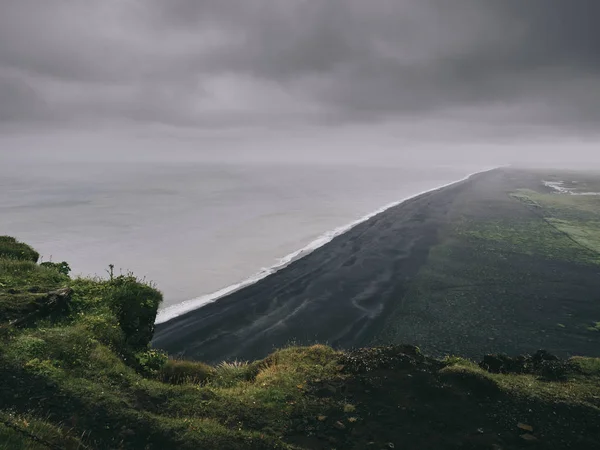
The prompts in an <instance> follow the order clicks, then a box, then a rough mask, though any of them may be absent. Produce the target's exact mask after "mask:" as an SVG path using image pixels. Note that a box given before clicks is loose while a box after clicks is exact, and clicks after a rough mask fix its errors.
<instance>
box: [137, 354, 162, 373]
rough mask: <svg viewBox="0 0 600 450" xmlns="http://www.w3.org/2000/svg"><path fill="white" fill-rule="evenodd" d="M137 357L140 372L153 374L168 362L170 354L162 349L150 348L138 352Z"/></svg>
mask: <svg viewBox="0 0 600 450" xmlns="http://www.w3.org/2000/svg"><path fill="white" fill-rule="evenodd" d="M135 359H136V360H137V363H138V369H139V370H140V372H142V373H145V374H148V375H151V374H155V373H156V372H158V371H159V370H160V369H161V368H162V367H163V366H164V365H165V364H166V363H167V360H168V359H169V356H168V355H167V354H166V353H165V352H163V351H162V350H155V349H150V350H146V351H145V352H139V353H136V355H135Z"/></svg>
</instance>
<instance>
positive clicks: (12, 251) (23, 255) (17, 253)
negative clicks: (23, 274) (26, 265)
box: [0, 236, 40, 263]
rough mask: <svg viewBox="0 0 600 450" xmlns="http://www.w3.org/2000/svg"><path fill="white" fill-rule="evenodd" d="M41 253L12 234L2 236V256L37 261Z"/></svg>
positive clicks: (0, 248) (0, 255)
mask: <svg viewBox="0 0 600 450" xmlns="http://www.w3.org/2000/svg"><path fill="white" fill-rule="evenodd" d="M39 257H40V254H39V253H38V252H36V251H35V250H34V249H33V248H31V247H30V246H29V245H27V244H24V243H22V242H19V241H17V240H16V239H15V238H14V237H11V236H0V258H3V259H18V260H22V261H31V262H34V263H35V262H37V260H38V259H39Z"/></svg>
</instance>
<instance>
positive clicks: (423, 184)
mask: <svg viewBox="0 0 600 450" xmlns="http://www.w3.org/2000/svg"><path fill="white" fill-rule="evenodd" d="M470 172H473V170H472V168H464V167H462V168H461V167H449V166H439V167H416V166H410V167H408V166H405V167H381V166H366V167H365V166H364V165H361V166H359V165H350V164H339V165H333V164H319V163H302V164H297V163H296V164H285V163H278V164H270V163H264V162H260V163H258V162H257V163H244V164H235V163H229V162H227V163H215V162H210V163H207V162H198V161H195V162H193V161H189V162H177V163H175V162H173V163H165V162H160V163H159V162H146V163H140V162H133V161H130V162H121V163H118V164H116V163H101V162H95V163H85V162H77V163H75V162H73V163H69V162H61V163H60V164H58V163H56V164H52V163H47V162H46V163H39V164H38V163H35V162H33V163H27V164H21V165H19V166H18V167H17V166H12V165H10V164H4V165H2V166H1V167H0V234H7V235H12V236H15V237H17V238H18V239H20V240H22V241H25V242H27V243H29V244H31V245H32V246H33V247H35V248H36V249H37V250H38V251H39V252H40V254H41V255H42V258H43V260H45V261H48V260H52V261H63V260H65V261H67V262H69V264H70V265H71V268H72V269H73V273H74V274H75V275H85V276H88V275H91V276H106V275H107V273H106V272H107V269H108V266H109V264H114V266H115V270H116V272H117V273H127V272H129V271H131V272H133V273H134V274H135V275H137V276H139V277H142V278H145V279H146V280H148V281H152V282H154V283H155V284H156V285H157V287H158V288H159V289H160V290H161V291H162V292H163V294H164V303H163V306H162V310H161V312H159V318H158V320H159V321H161V320H166V319H168V318H169V317H172V316H173V315H176V314H177V312H178V311H180V310H181V309H182V307H181V304H182V302H187V305H188V307H187V309H189V305H190V304H193V305H195V306H198V305H201V304H202V303H203V302H206V301H210V300H212V299H214V298H215V297H218V296H219V295H221V294H224V293H227V292H230V291H231V290H234V289H235V288H237V287H239V286H240V284H241V285H243V284H248V283H251V282H252V281H253V280H256V279H258V278H261V277H264V276H266V275H268V274H269V273H271V272H273V271H275V270H276V269H277V268H278V267H280V266H283V265H285V264H286V263H287V262H289V261H290V260H293V259H295V258H298V257H301V256H302V255H303V254H305V253H307V252H308V251H310V250H312V249H314V248H316V247H318V246H320V245H322V244H324V243H325V242H327V241H328V240H330V239H331V238H332V237H333V236H334V235H335V234H338V233H340V232H342V231H343V230H345V229H346V228H347V227H348V225H349V224H351V223H353V222H355V221H357V220H360V219H361V218H363V217H365V216H366V215H368V214H370V213H373V211H376V210H378V209H380V208H382V207H384V206H385V205H388V204H390V203H393V202H397V201H399V200H402V199H404V198H407V197H409V196H412V195H415V194H418V193H420V192H423V191H426V190H429V189H432V188H435V187H437V186H440V185H444V184H447V183H450V182H452V181H454V180H457V179H460V178H463V177H465V176H466V175H468V174H469V173H470ZM184 309H185V307H184Z"/></svg>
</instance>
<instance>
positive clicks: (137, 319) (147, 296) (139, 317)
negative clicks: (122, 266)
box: [104, 275, 162, 349]
mask: <svg viewBox="0 0 600 450" xmlns="http://www.w3.org/2000/svg"><path fill="white" fill-rule="evenodd" d="M104 295H105V299H106V301H107V303H108V305H109V306H110V308H111V309H112V310H113V312H114V313H115V314H116V316H117V319H118V320H119V325H120V326H121V329H122V330H123V333H124V334H125V340H126V343H127V344H128V345H129V346H130V347H132V348H134V349H142V348H144V347H147V346H148V344H149V343H150V340H151V339H152V336H153V334H154V321H155V319H156V313H157V311H158V306H159V305H160V302H161V301H162V294H161V293H160V292H159V291H157V290H156V289H154V287H152V286H151V285H149V284H147V283H144V282H142V281H140V280H138V279H137V278H135V277H134V276H132V275H120V276H118V277H115V278H113V279H112V280H111V281H110V282H109V284H108V289H107V290H106V291H105V293H104Z"/></svg>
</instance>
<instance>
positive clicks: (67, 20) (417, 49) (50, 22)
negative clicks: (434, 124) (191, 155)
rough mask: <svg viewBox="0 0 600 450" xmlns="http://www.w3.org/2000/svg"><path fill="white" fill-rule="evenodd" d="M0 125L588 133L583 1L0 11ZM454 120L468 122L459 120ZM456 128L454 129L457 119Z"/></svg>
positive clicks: (268, 0)
mask: <svg viewBox="0 0 600 450" xmlns="http://www.w3.org/2000/svg"><path fill="white" fill-rule="evenodd" d="M0 8H1V9H2V14H0V122H4V123H11V124H14V123H19V124H39V123H40V122H56V121H59V122H61V123H67V124H69V123H72V124H77V123H81V122H85V121H94V120H113V121H122V120H127V121H133V122H142V123H162V124H168V125H173V126H185V127H200V128H221V127H238V126H250V127H253V126H269V127H272V126H283V125H290V124H298V123H300V124H321V125H339V124H343V123H372V122H386V121H389V120H406V119H407V118H411V119H414V118H415V117H422V118H427V117H431V116H444V117H447V116H448V115H450V116H451V117H454V118H462V119H461V120H465V121H477V120H478V118H480V117H482V116H486V117H487V116H488V115H489V114H488V113H489V111H498V110H511V111H513V112H514V114H511V115H504V116H503V117H502V118H501V120H502V121H503V122H502V123H504V124H511V123H513V124H515V125H522V124H523V123H532V124H539V125H547V126H553V127H564V128H569V129H572V130H583V131H586V132H587V131H591V130H592V128H593V124H594V123H595V122H596V121H597V120H598V119H600V107H599V105H600V81H598V80H600V77H598V72H599V69H600V51H599V50H598V46H597V42H600V31H599V29H598V27H596V26H595V24H594V23H593V21H594V18H597V17H598V16H599V15H600V3H598V2H597V1H596V0H572V1H569V2H564V1H561V0H528V1H527V2H523V1H520V0H502V1H497V0H453V1H451V2H450V1H446V0H407V1H402V2H400V1H396V0H371V1H369V2H365V1H361V0H328V1H312V0H254V1H251V2H250V1H243V0H236V1H233V0H169V1H167V0H145V1H142V0H104V1H102V2H97V1H92V0H80V1H78V2H68V1H65V0H47V1H45V2H44V7H41V6H40V3H39V1H36V0H2V4H1V6H0ZM465 112H470V113H469V114H466V113H465ZM465 114H466V115H465Z"/></svg>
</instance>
